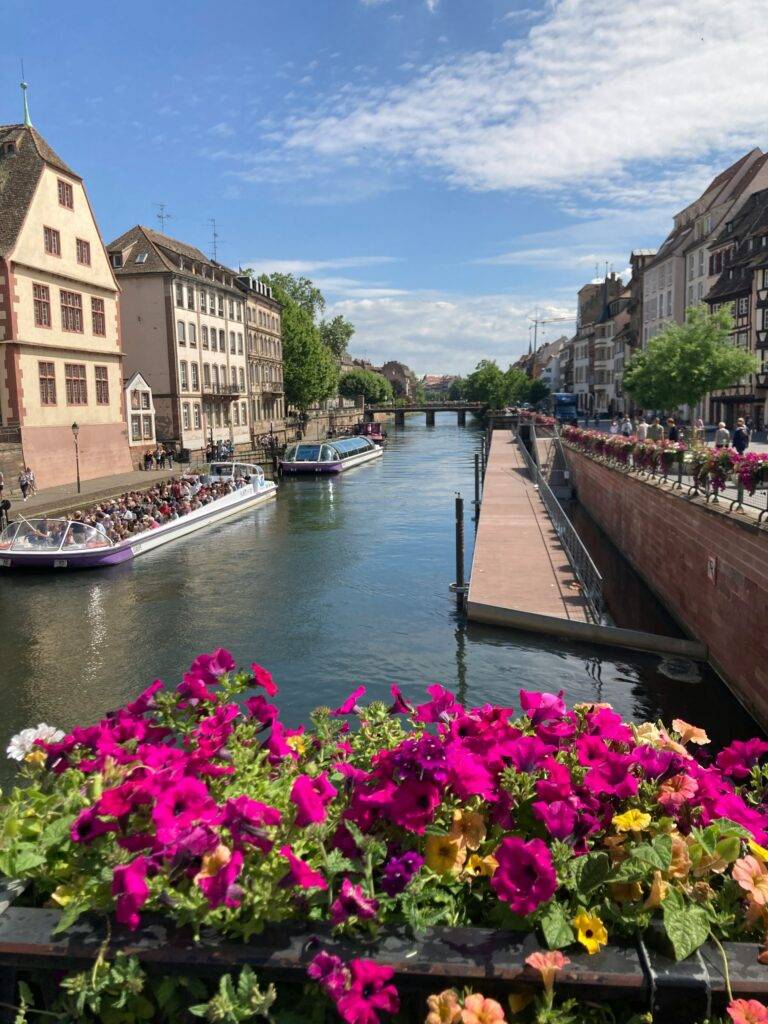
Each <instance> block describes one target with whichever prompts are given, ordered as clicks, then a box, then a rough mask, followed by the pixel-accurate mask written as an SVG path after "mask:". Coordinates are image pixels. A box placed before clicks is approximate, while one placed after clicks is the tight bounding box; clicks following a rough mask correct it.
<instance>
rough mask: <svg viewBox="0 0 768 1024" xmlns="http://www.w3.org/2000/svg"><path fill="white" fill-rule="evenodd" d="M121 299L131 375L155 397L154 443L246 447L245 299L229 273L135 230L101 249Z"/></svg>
mask: <svg viewBox="0 0 768 1024" xmlns="http://www.w3.org/2000/svg"><path fill="white" fill-rule="evenodd" d="M107 249H108V252H109V257H110V260H111V262H112V267H113V269H114V272H115V274H116V276H117V278H118V281H119V282H120V287H121V290H122V301H121V307H120V308H121V324H122V333H123V344H124V351H125V365H126V371H127V372H128V374H132V373H134V372H135V371H137V370H138V371H140V372H141V373H142V374H143V376H144V377H145V379H146V380H147V381H148V383H149V384H150V385H151V387H152V394H153V397H154V404H155V429H156V433H157V439H158V441H161V442H163V443H167V444H173V445H176V446H177V447H178V448H180V449H187V450H189V451H190V452H195V453H199V452H201V451H203V450H204V449H205V447H206V445H207V444H208V443H216V442H219V441H221V442H225V441H229V442H230V443H231V444H232V445H234V447H235V448H238V449H240V450H247V449H249V448H250V446H251V411H250V408H249V400H248V382H247V373H248V357H247V353H246V331H247V321H246V298H245V295H244V294H243V291H242V289H241V288H240V287H238V284H237V281H236V275H235V272H234V271H232V270H230V269H229V268H228V267H224V266H222V265H221V264H219V263H216V262H214V261H213V260H209V259H208V257H207V256H205V255H204V254H203V253H202V252H201V251H200V250H199V249H196V248H195V247H194V246H191V245H186V244H185V243H184V242H179V241H178V240H177V239H175V238H170V237H168V236H167V235H162V234H160V233H159V232H157V231H153V230H152V229H151V228H146V227H142V226H141V225H137V226H136V227H133V228H131V229H130V230H129V231H126V232H125V233H124V234H122V235H120V237H119V238H116V239H115V240H114V241H113V242H111V243H110V244H109V245H108V246H107Z"/></svg>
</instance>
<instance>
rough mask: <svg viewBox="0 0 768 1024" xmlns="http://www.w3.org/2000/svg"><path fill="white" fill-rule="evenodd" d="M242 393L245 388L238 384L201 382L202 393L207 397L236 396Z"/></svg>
mask: <svg viewBox="0 0 768 1024" xmlns="http://www.w3.org/2000/svg"><path fill="white" fill-rule="evenodd" d="M244 394H245V388H244V387H243V388H241V387H240V385H239V384H203V395H205V396H206V397H209V398H237V397H238V395H244Z"/></svg>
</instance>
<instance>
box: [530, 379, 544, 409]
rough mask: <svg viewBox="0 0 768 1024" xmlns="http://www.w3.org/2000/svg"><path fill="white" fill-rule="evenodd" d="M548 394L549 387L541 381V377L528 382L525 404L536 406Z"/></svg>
mask: <svg viewBox="0 0 768 1024" xmlns="http://www.w3.org/2000/svg"><path fill="white" fill-rule="evenodd" d="M548 394H549V385H548V384H547V383H546V381H543V380H542V379H541V377H537V378H536V380H532V381H529V382H528V395H527V397H526V399H525V401H526V402H530V403H531V405H537V404H538V403H539V402H541V401H543V400H544V399H545V398H546V397H547V395H548Z"/></svg>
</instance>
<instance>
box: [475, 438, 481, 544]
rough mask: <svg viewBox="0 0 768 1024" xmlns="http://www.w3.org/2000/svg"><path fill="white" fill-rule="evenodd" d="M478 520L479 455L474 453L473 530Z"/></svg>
mask: <svg viewBox="0 0 768 1024" xmlns="http://www.w3.org/2000/svg"><path fill="white" fill-rule="evenodd" d="M479 519H480V454H479V453H478V452H475V530H477V523H478V520H479Z"/></svg>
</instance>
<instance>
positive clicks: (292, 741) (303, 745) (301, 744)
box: [285, 736, 307, 757]
mask: <svg viewBox="0 0 768 1024" xmlns="http://www.w3.org/2000/svg"><path fill="white" fill-rule="evenodd" d="M285 742H286V743H287V744H288V746H289V747H290V748H291V749H292V750H295V751H296V753H297V754H298V755H299V756H300V757H303V756H304V754H306V752H307V741H306V740H305V739H304V737H303V736H289V737H288V738H287V739H286V741H285Z"/></svg>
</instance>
